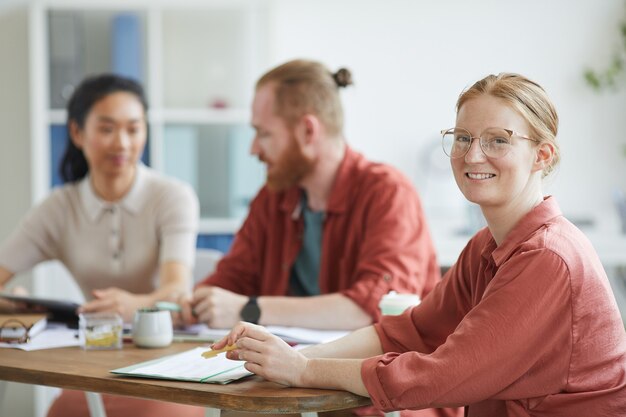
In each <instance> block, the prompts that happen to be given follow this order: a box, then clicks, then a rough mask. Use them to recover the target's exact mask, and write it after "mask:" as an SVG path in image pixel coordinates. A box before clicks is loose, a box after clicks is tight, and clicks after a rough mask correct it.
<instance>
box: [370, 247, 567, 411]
mask: <svg viewBox="0 0 626 417" xmlns="http://www.w3.org/2000/svg"><path fill="white" fill-rule="evenodd" d="M537 277H544V278H548V277H549V279H537ZM454 278H457V279H454ZM455 282H456V284H455ZM463 288H464V284H463V282H462V280H459V279H458V277H454V276H446V279H445V280H444V283H442V285H440V286H439V287H438V288H437V289H435V291H433V292H432V293H431V295H430V296H429V297H427V298H426V300H425V302H424V303H423V304H422V305H420V306H418V307H416V308H414V309H413V310H412V311H411V312H409V313H405V314H404V315H402V316H399V317H397V318H390V319H388V320H387V319H384V320H383V321H382V322H381V323H380V324H379V325H377V326H376V330H377V332H378V335H379V337H380V339H381V344H382V346H383V349H384V351H386V352H389V353H386V354H384V355H382V356H378V357H374V358H371V359H368V360H366V361H365V362H364V363H363V366H362V369H361V375H362V378H363V382H364V384H365V386H366V388H367V390H368V392H369V393H370V395H371V397H372V401H373V403H374V404H375V405H376V406H377V407H379V408H381V409H383V410H394V409H416V408H427V407H443V406H457V405H463V404H472V403H475V402H477V401H481V400H483V399H485V398H495V399H506V398H508V396H510V395H511V393H510V392H507V389H509V387H510V386H511V385H512V384H513V383H514V382H517V383H518V384H517V386H518V387H519V386H520V385H521V386H523V385H524V375H526V374H527V373H529V372H532V373H533V375H534V376H535V379H534V381H531V382H529V384H530V383H532V384H535V386H536V384H539V385H541V389H542V392H550V391H551V390H553V391H554V392H558V391H559V390H561V389H563V386H564V384H565V383H566V378H567V367H568V363H569V355H570V352H571V335H570V334H569V329H570V328H571V326H570V325H569V324H568V323H570V321H571V304H570V297H571V293H570V288H569V280H568V270H567V267H566V266H565V264H564V262H563V261H562V259H561V258H560V257H559V256H557V255H555V254H554V253H552V252H550V251H540V250H537V251H532V252H528V253H525V254H521V255H519V256H516V257H515V258H514V259H513V260H511V261H509V262H508V263H507V264H505V265H503V266H502V267H501V269H500V270H499V272H498V274H496V276H495V277H494V278H493V282H492V285H491V286H490V287H489V289H488V290H487V291H486V292H485V293H484V295H483V297H482V299H481V300H479V301H480V302H478V303H477V304H476V305H475V306H474V307H473V308H471V309H469V311H467V312H466V314H465V315H464V316H463V317H462V319H461V320H460V321H459V322H458V325H457V326H455V327H452V328H450V327H451V326H452V325H453V324H454V322H455V320H457V321H458V318H457V319H455V316H457V314H459V313H463V312H462V311H458V310H456V308H455V307H454V304H453V303H454V300H455V299H456V298H459V297H460V299H462V298H463V295H462V294H459V291H461V292H463V291H464V290H463ZM457 306H459V305H458V304H457ZM446 310H448V311H446ZM438 317H441V318H442V319H441V320H442V321H439V320H438ZM561 323H565V324H566V325H561ZM437 324H442V326H443V328H444V329H445V332H449V335H448V336H447V337H446V338H445V341H442V343H441V344H440V345H439V346H437V347H436V348H435V349H434V351H432V352H431V351H430V350H431V349H432V348H433V346H432V344H433V340H432V339H431V340H429V338H430V337H431V333H432V332H434V331H435V330H434V327H435V326H436V325H437ZM445 332H444V331H439V338H441V337H443V336H444V335H445ZM545 363H550V364H551V366H550V369H549V370H548V369H546V367H545V366H544V365H542V364H545ZM529 389H532V387H529Z"/></svg>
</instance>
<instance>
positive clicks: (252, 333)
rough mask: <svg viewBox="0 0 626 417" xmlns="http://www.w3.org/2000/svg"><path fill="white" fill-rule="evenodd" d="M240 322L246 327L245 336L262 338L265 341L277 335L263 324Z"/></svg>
mask: <svg viewBox="0 0 626 417" xmlns="http://www.w3.org/2000/svg"><path fill="white" fill-rule="evenodd" d="M240 324H241V325H242V326H244V328H245V329H246V330H245V336H247V337H250V338H252V339H256V340H260V341H262V342H264V341H267V340H269V339H271V338H272V337H275V336H274V335H272V334H271V333H270V332H268V331H267V329H266V328H265V327H263V326H259V325H256V324H252V323H247V322H243V321H242V322H240Z"/></svg>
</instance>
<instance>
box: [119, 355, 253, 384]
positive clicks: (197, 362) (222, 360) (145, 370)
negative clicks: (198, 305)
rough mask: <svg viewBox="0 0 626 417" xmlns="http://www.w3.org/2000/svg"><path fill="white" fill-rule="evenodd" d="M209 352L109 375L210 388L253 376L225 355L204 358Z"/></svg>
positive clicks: (131, 367)
mask: <svg viewBox="0 0 626 417" xmlns="http://www.w3.org/2000/svg"><path fill="white" fill-rule="evenodd" d="M208 349H209V348H207V347H197V348H195V349H191V350H187V351H185V352H181V353H177V354H174V355H169V356H164V357H162V358H159V359H154V360H151V361H146V362H141V363H137V364H135V365H131V366H127V367H124V368H119V369H113V370H111V371H110V372H111V373H113V374H116V375H124V376H134V377H141V378H156V379H169V380H173V381H188V382H204V383H213V384H228V383H229V382H232V381H235V380H237V379H240V378H243V377H245V376H248V375H252V372H250V371H248V370H247V369H246V368H244V366H243V362H241V361H234V360H230V359H227V358H226V354H225V353H220V354H219V355H217V356H215V357H213V358H210V359H205V358H203V357H202V353H203V352H206V351H207V350H208Z"/></svg>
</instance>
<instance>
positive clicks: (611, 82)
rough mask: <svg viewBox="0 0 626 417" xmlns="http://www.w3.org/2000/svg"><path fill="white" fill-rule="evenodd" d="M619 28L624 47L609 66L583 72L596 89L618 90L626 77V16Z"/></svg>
mask: <svg viewBox="0 0 626 417" xmlns="http://www.w3.org/2000/svg"><path fill="white" fill-rule="evenodd" d="M619 29H620V38H621V41H622V48H621V49H620V50H619V51H618V52H616V53H615V55H613V59H612V60H611V63H610V64H609V66H608V67H606V68H605V69H604V70H603V71H595V70H592V69H586V70H585V71H584V73H583V76H584V77H585V81H587V84H589V86H590V87H591V88H593V89H594V90H596V91H601V90H603V89H607V88H609V89H612V90H617V89H618V88H619V81H620V79H624V78H626V77H624V75H626V17H624V19H623V20H622V22H621V23H620V26H619ZM622 152H623V153H624V156H626V145H624V147H623V148H622Z"/></svg>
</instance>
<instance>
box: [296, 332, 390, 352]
mask: <svg viewBox="0 0 626 417" xmlns="http://www.w3.org/2000/svg"><path fill="white" fill-rule="evenodd" d="M301 352H302V353H303V354H304V355H305V356H306V357H307V358H327V359H365V358H371V357H372V356H378V355H382V354H383V353H384V352H383V348H382V346H381V344H380V339H379V338H378V333H376V330H375V329H374V326H368V327H364V328H362V329H359V330H355V331H354V332H352V333H349V334H347V335H346V336H344V337H342V338H341V339H337V340H335V341H333V342H330V343H324V344H321V345H315V346H311V347H308V348H306V349H302V351H301Z"/></svg>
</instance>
